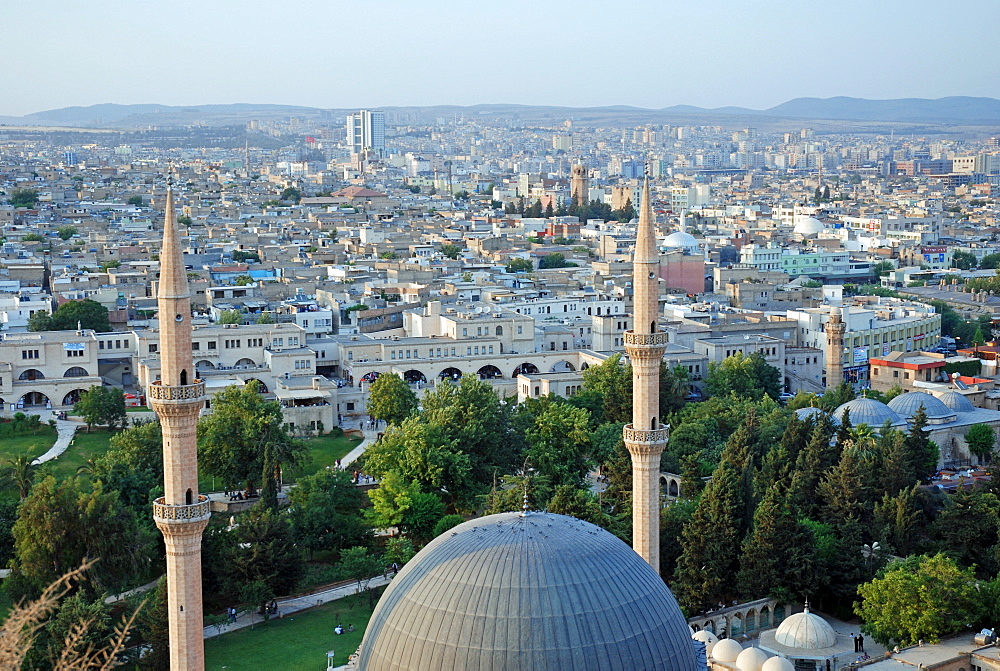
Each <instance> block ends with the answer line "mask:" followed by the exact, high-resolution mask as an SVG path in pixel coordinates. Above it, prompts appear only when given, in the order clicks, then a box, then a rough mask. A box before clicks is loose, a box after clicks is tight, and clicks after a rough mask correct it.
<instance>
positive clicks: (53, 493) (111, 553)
mask: <svg viewBox="0 0 1000 671" xmlns="http://www.w3.org/2000/svg"><path fill="white" fill-rule="evenodd" d="M13 533H14V548H15V558H14V560H13V562H12V564H11V568H12V574H11V578H10V579H9V582H8V583H5V587H6V588H8V589H9V590H10V593H11V594H12V595H14V596H22V595H30V596H35V595H37V594H39V593H40V592H41V590H42V589H44V588H45V587H46V586H47V585H49V584H50V583H51V582H53V581H54V580H55V579H57V578H58V577H60V576H62V575H63V574H64V573H66V572H67V571H68V570H71V569H73V568H75V567H77V566H79V565H80V564H81V563H82V562H83V560H84V558H90V559H97V558H100V561H99V562H97V563H95V564H94V566H93V567H92V568H91V569H90V571H88V576H89V578H90V580H89V581H88V584H89V585H90V586H91V587H92V591H93V593H95V594H99V593H101V592H102V591H105V590H106V591H109V592H116V591H118V590H119V589H120V588H122V587H124V586H126V585H129V584H130V583H133V582H134V581H135V580H136V579H137V578H138V577H139V576H140V575H141V574H142V572H143V571H145V570H146V566H147V562H148V560H149V558H150V535H149V534H147V533H143V532H142V531H141V530H140V528H139V526H138V525H137V524H136V520H135V516H134V515H133V514H132V511H131V510H129V509H128V508H127V507H125V506H124V505H122V503H121V501H120V500H119V498H118V493H117V492H114V491H109V492H105V491H104V489H103V487H102V486H101V485H100V484H97V485H95V486H94V487H93V488H92V489H91V490H89V491H84V490H83V489H82V488H81V487H80V484H79V482H78V481H77V480H63V481H62V482H57V481H56V479H55V478H54V477H52V476H48V477H46V478H44V479H43V480H41V481H40V482H38V483H37V484H36V485H35V486H34V488H33V489H32V490H31V493H30V494H29V496H28V498H26V499H25V500H24V502H23V503H22V504H21V507H20V509H19V513H18V520H17V523H16V524H15V525H14V530H13Z"/></svg>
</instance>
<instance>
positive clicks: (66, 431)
mask: <svg viewBox="0 0 1000 671" xmlns="http://www.w3.org/2000/svg"><path fill="white" fill-rule="evenodd" d="M32 414H34V413H32ZM38 414H39V416H40V417H41V421H42V424H47V423H48V421H49V420H50V419H55V416H56V415H55V413H54V412H52V411H51V410H45V411H43V412H40V413H38ZM80 426H81V425H80V423H79V422H70V421H68V420H64V419H56V433H57V438H56V442H55V443H54V444H53V445H52V447H50V448H49V449H48V451H47V452H46V453H45V454H43V455H42V456H40V457H38V458H37V459H35V460H34V461H32V462H31V465H32V466H38V465H39V464H44V463H45V462H46V461H52V460H53V459H55V458H56V457H58V456H59V455H60V454H62V453H63V452H65V451H66V450H68V449H69V444H70V443H71V442H73V436H75V435H76V430H77V429H78V428H79V427H80Z"/></svg>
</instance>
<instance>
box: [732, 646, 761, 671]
mask: <svg viewBox="0 0 1000 671" xmlns="http://www.w3.org/2000/svg"><path fill="white" fill-rule="evenodd" d="M766 661H767V653H766V652H764V651H763V650H761V649H760V648H746V649H745V650H744V651H743V652H741V653H740V654H739V655H737V657H736V668H737V669H739V670H740V671H761V667H762V666H764V662H766Z"/></svg>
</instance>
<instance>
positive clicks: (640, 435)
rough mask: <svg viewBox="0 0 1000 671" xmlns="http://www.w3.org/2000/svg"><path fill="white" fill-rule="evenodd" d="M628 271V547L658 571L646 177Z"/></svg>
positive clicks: (659, 445) (659, 448)
mask: <svg viewBox="0 0 1000 671" xmlns="http://www.w3.org/2000/svg"><path fill="white" fill-rule="evenodd" d="M632 272H633V277H632V291H633V294H634V298H635V306H634V309H633V329H632V330H631V331H626V332H625V351H626V352H627V353H628V356H629V359H631V361H632V423H631V424H627V425H626V426H625V428H624V430H623V435H624V438H625V447H627V448H628V451H629V454H631V455H632V547H633V548H634V549H635V551H636V552H637V553H639V555H640V556H641V557H642V558H643V559H645V560H646V561H647V562H649V565H650V566H652V567H653V570H655V571H656V572H657V573H659V572H660V455H661V454H663V448H664V447H666V445H667V439H668V438H669V437H670V427H669V426H666V425H663V424H661V423H660V362H661V361H662V360H663V352H664V350H665V349H666V344H667V334H666V333H664V332H662V331H660V330H659V327H658V326H657V317H658V315H659V302H660V290H659V275H660V255H659V251H658V250H657V248H656V231H655V230H654V227H653V208H652V206H651V205H650V203H649V177H646V179H645V180H644V181H643V185H642V205H641V206H640V208H639V230H638V233H637V234H636V240H635V257H634V258H633V259H632Z"/></svg>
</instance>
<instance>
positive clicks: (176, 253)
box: [157, 182, 190, 298]
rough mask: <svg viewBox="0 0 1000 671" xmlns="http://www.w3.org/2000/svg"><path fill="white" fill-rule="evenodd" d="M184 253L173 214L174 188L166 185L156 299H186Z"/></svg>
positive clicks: (186, 285)
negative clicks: (158, 283)
mask: <svg viewBox="0 0 1000 671" xmlns="http://www.w3.org/2000/svg"><path fill="white" fill-rule="evenodd" d="M188 297H190V292H189V290H188V281H187V270H186V269H185V268H184V251H183V250H182V248H181V235H180V231H179V230H178V227H177V216H176V215H175V214H174V188H173V185H172V184H170V183H169V182H168V183H167V204H166V207H165V208H164V213H163V246H162V248H161V249H160V285H159V291H158V292H157V298H188Z"/></svg>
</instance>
